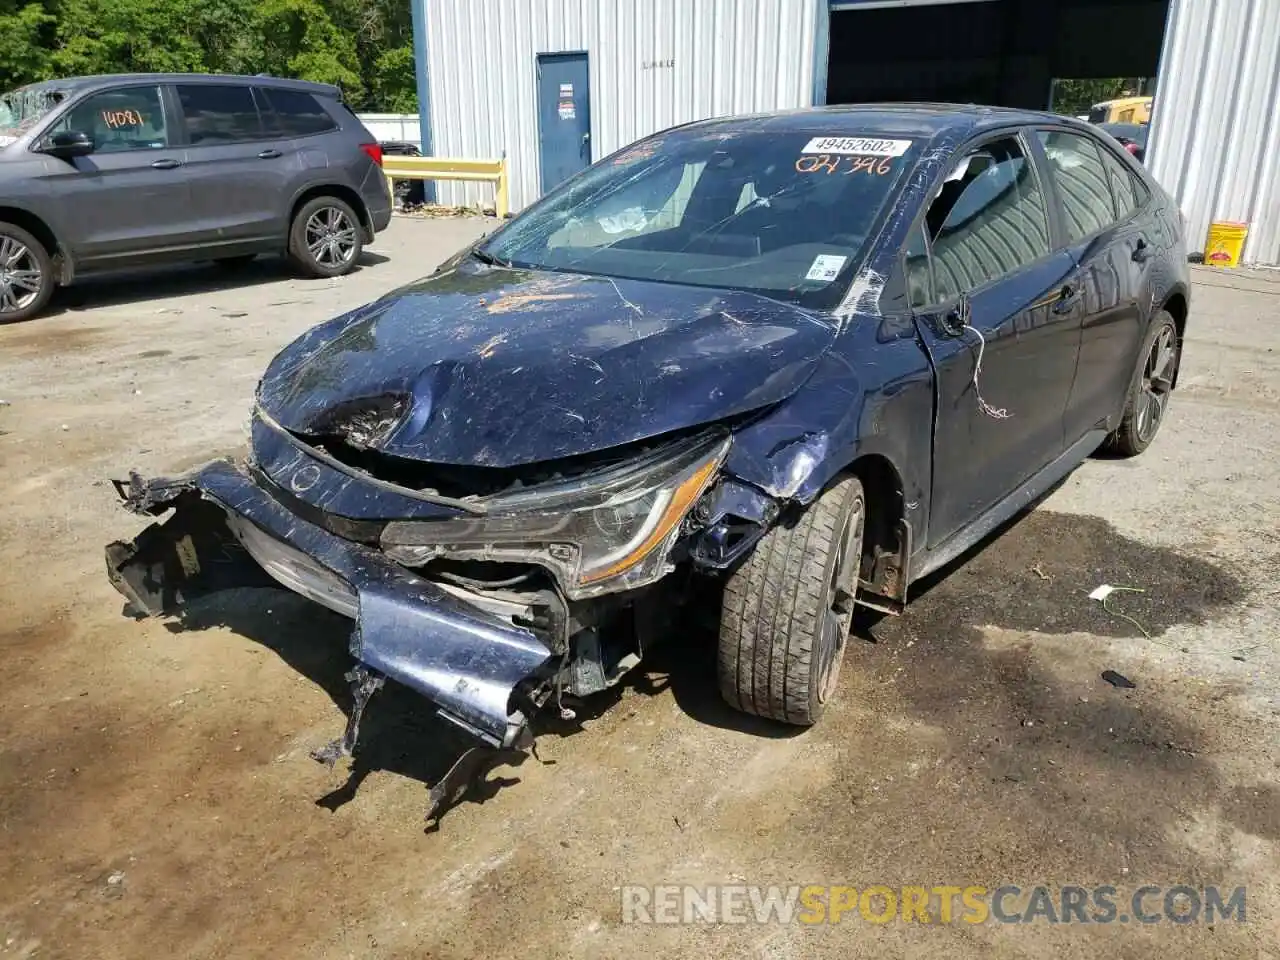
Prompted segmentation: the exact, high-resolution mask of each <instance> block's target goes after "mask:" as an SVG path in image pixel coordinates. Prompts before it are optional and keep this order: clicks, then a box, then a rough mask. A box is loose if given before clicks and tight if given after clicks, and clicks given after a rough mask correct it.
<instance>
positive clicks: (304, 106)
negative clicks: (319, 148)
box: [258, 87, 338, 137]
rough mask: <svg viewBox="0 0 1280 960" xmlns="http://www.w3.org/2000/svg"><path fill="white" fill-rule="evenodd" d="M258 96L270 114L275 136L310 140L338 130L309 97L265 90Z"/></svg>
mask: <svg viewBox="0 0 1280 960" xmlns="http://www.w3.org/2000/svg"><path fill="white" fill-rule="evenodd" d="M258 96H259V98H260V99H261V101H262V102H263V103H264V104H266V105H267V108H268V110H269V112H270V115H271V120H270V125H271V126H272V128H273V132H277V133H280V134H283V135H284V136H286V137H309V136H311V135H312V134H316V133H327V132H328V131H330V130H336V129H338V124H337V123H336V122H334V119H333V117H331V116H329V114H328V112H327V111H326V110H325V108H324V107H323V106H321V105H320V102H319V101H318V100H317V99H316V98H315V97H314V96H312V95H311V94H309V93H303V92H302V91H300V90H282V89H278V88H272V87H263V88H259V90H258Z"/></svg>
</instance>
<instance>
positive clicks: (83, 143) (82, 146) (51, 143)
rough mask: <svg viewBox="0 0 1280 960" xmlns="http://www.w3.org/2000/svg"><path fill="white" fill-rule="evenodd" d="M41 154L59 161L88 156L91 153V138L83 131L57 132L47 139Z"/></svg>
mask: <svg viewBox="0 0 1280 960" xmlns="http://www.w3.org/2000/svg"><path fill="white" fill-rule="evenodd" d="M43 152H44V153H47V154H49V156H51V157H57V158H59V159H60V160H70V159H72V158H73V157H84V156H88V155H89V154H91V153H93V137H91V136H89V134H87V133H85V132H84V131H83V130H59V131H58V132H57V133H55V134H54V135H53V136H51V137H50V138H49V140H48V142H47V144H46V145H45V148H44V150H43Z"/></svg>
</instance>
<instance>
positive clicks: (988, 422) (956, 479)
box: [908, 136, 1081, 548]
mask: <svg viewBox="0 0 1280 960" xmlns="http://www.w3.org/2000/svg"><path fill="white" fill-rule="evenodd" d="M923 228H924V231H925V232H926V235H927V238H928V239H927V242H926V240H925V236H920V237H919V240H918V242H917V243H916V246H919V247H922V248H925V249H926V250H927V253H926V257H927V261H926V262H928V263H929V264H931V267H932V270H931V274H932V275H931V277H929V278H928V279H927V280H926V281H925V282H923V283H921V282H915V281H913V283H912V287H913V294H912V296H913V298H919V300H920V301H922V302H932V303H933V304H935V305H934V306H933V307H932V308H924V309H917V311H916V315H917V317H918V318H919V331H920V337H921V339H922V341H923V342H924V345H925V347H926V349H927V350H928V352H929V356H930V359H931V361H932V364H933V368H934V375H935V379H936V391H937V412H936V423H935V427H934V469H933V495H932V499H931V503H930V508H929V546H930V548H933V547H936V546H938V545H939V544H941V543H943V542H944V541H946V540H947V538H949V537H950V536H951V535H953V534H954V533H956V532H957V531H958V530H959V529H960V528H962V527H964V526H966V525H967V524H969V523H970V522H972V521H973V520H974V519H976V518H977V517H978V516H980V515H981V514H982V513H983V512H985V511H986V510H987V509H988V508H990V507H991V506H993V505H994V504H995V503H996V502H998V501H999V500H1001V499H1002V498H1003V497H1005V496H1006V495H1007V494H1009V493H1012V492H1013V490H1014V489H1016V488H1017V487H1018V486H1019V485H1020V484H1021V483H1022V482H1023V481H1025V480H1027V479H1028V478H1030V477H1031V475H1032V474H1034V473H1035V472H1036V471H1038V470H1039V469H1040V468H1041V467H1044V466H1045V465H1046V464H1048V463H1049V462H1050V461H1051V460H1053V459H1054V458H1056V457H1057V456H1059V455H1060V454H1061V453H1062V452H1063V450H1064V446H1065V444H1064V439H1063V414H1064V412H1065V410H1066V405H1067V398H1068V396H1069V395H1070V392H1071V384H1072V381H1073V379H1074V377H1075V370H1076V360H1077V357H1078V354H1079V341H1080V324H1081V313H1080V308H1079V293H1078V291H1076V290H1075V289H1074V288H1072V287H1071V286H1070V284H1069V283H1068V279H1069V277H1070V276H1071V273H1072V270H1073V268H1074V262H1073V261H1072V259H1071V256H1070V254H1068V253H1067V252H1066V251H1062V250H1058V251H1054V250H1053V243H1052V242H1051V239H1050V237H1051V233H1050V228H1049V216H1048V200H1047V199H1046V191H1045V190H1044V188H1043V187H1042V186H1041V184H1040V178H1039V176H1038V175H1037V172H1036V169H1035V166H1034V163H1033V162H1032V160H1031V158H1030V157H1029V156H1028V151H1027V150H1026V147H1025V143H1024V141H1023V140H1022V139H1021V138H1018V137H1012V136H1006V137H1001V138H997V139H995V140H993V141H991V142H989V143H986V144H983V145H981V146H980V147H978V148H977V149H975V150H972V151H967V152H966V155H965V156H964V158H963V159H962V160H961V161H960V163H959V164H957V166H956V167H955V168H954V171H953V173H952V175H951V176H950V177H949V178H948V179H947V181H946V182H945V183H944V184H943V186H942V188H941V191H940V192H939V195H938V198H937V199H936V200H935V201H934V203H933V205H932V206H931V207H930V209H929V211H928V213H927V215H926V217H925V223H924V224H923ZM913 259H914V260H918V257H916V258H913V257H912V256H909V257H908V271H909V275H910V274H911V272H912V270H911V267H910V264H911V263H912V261H913ZM964 304H967V308H968V316H967V318H965V317H963V311H962V310H959V308H960V307H961V306H962V305H964ZM962 319H967V326H966V327H965V328H964V329H963V330H960V329H958V323H957V320H962ZM979 364H980V365H979Z"/></svg>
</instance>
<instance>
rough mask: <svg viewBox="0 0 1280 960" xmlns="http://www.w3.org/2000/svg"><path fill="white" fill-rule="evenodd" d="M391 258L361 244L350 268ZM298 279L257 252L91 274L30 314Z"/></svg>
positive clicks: (47, 314)
mask: <svg viewBox="0 0 1280 960" xmlns="http://www.w3.org/2000/svg"><path fill="white" fill-rule="evenodd" d="M390 259H391V258H390V257H387V256H384V255H383V254H380V253H374V252H372V251H369V250H366V251H364V252H363V253H362V254H361V255H360V259H359V260H358V261H357V263H356V266H355V268H354V269H353V270H352V273H359V272H360V271H361V270H365V269H368V268H370V267H377V266H380V265H382V264H384V263H389V262H390ZM299 279H302V278H301V277H299V275H298V274H297V273H296V272H294V271H293V270H292V269H291V267H290V265H289V263H288V261H286V260H285V259H284V258H283V257H270V256H260V257H257V258H256V259H254V260H251V261H250V262H248V263H245V264H242V265H240V266H236V267H221V266H218V265H217V264H214V263H211V262H203V263H183V264H173V265H171V266H160V267H152V268H148V269H145V270H143V269H133V270H121V271H118V272H112V273H103V274H94V275H93V276H90V277H86V278H84V279H83V280H77V281H76V282H75V283H74V284H73V285H72V286H70V287H60V288H59V289H58V290H56V291H55V292H54V295H53V299H52V301H50V303H49V306H48V307H47V308H46V309H45V310H44V312H43V313H41V314H40V316H39V317H36V318H35V319H36V320H39V319H40V318H41V317H50V316H56V315H58V314H60V313H67V312H72V311H77V310H93V309H97V308H100V307H111V306H119V305H121V304H130V303H146V302H148V301H151V300H163V299H166V298H168V297H180V296H189V295H193V294H197V295H198V294H202V293H216V292H219V291H223V290H239V289H243V288H248V287H256V286H262V285H263V284H271V283H280V282H282V281H287V280H299ZM317 279H318V278H317Z"/></svg>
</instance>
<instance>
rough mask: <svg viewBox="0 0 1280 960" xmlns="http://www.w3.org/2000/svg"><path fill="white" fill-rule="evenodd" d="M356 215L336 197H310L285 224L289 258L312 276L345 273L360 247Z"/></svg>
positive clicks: (362, 246)
mask: <svg viewBox="0 0 1280 960" xmlns="http://www.w3.org/2000/svg"><path fill="white" fill-rule="evenodd" d="M360 231H361V227H360V218H359V217H358V216H357V215H356V212H355V211H354V210H352V209H351V206H350V204H348V203H347V202H346V201H345V200H340V199H339V198H337V197H330V196H323V197H313V198H311V199H310V200H308V201H307V202H306V203H304V204H303V205H302V207H301V208H300V209H299V210H298V212H297V213H296V214H295V215H294V217H293V224H292V226H291V227H290V228H289V258H290V259H291V260H292V261H293V262H294V263H295V264H296V265H297V266H298V268H299V269H301V270H302V271H303V272H304V273H306V274H308V275H310V276H313V277H340V276H342V275H343V274H344V273H349V272H350V271H351V269H352V267H354V266H355V265H356V261H357V260H359V259H360V253H361V251H362V250H363V249H364V238H363V237H362V236H361V233H360Z"/></svg>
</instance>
